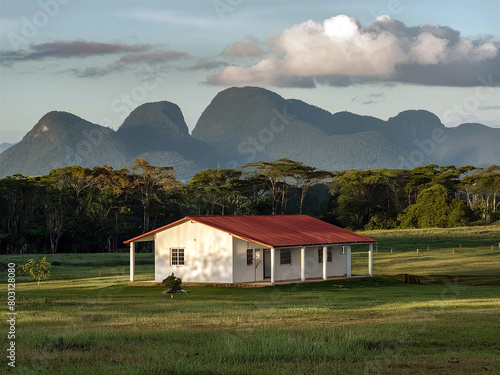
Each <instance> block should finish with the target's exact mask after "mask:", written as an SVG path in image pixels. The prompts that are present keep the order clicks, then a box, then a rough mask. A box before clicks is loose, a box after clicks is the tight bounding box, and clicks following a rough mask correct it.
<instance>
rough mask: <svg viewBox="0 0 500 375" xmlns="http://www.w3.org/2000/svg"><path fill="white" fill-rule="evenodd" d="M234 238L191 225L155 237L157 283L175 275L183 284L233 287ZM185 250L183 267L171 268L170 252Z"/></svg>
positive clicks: (179, 225)
mask: <svg viewBox="0 0 500 375" xmlns="http://www.w3.org/2000/svg"><path fill="white" fill-rule="evenodd" d="M232 244H233V237H232V236H231V235H229V234H228V233H225V232H222V231H220V230H217V229H214V228H211V227H209V226H207V225H203V224H200V223H195V222H191V221H187V222H183V223H180V224H178V225H175V226H173V227H171V228H168V229H167V230H164V231H161V232H158V233H156V239H155V281H156V282H161V281H162V280H163V279H165V278H166V277H167V276H168V275H170V274H171V273H172V272H173V273H174V275H175V276H177V277H180V278H182V281H183V282H211V283H232V282H233V274H232V263H233V260H232ZM172 248H174V249H175V248H183V249H184V265H183V266H172V265H171V264H170V249H172Z"/></svg>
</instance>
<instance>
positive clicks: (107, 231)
mask: <svg viewBox="0 0 500 375" xmlns="http://www.w3.org/2000/svg"><path fill="white" fill-rule="evenodd" d="M499 194H500V167H499V166H496V165H494V166H491V167H490V168H483V169H478V168H474V167H472V166H466V167H459V168H457V167H454V166H446V167H439V166H437V165H428V166H423V167H418V168H414V169H397V170H396V169H377V170H366V171H359V170H350V171H341V172H335V173H331V172H327V171H322V170H318V169H316V168H313V167H309V166H307V165H304V164H302V163H299V162H294V161H292V160H289V159H279V160H277V161H275V162H258V163H251V164H247V165H246V166H244V167H242V168H240V169H206V170H204V171H202V172H200V173H198V174H197V175H195V176H194V177H193V178H192V179H191V181H189V183H187V184H186V185H184V184H182V183H181V182H180V181H178V180H177V179H176V177H175V171H174V170H173V168H172V167H157V166H153V165H150V164H149V163H148V162H147V161H146V160H144V159H136V160H135V164H134V165H132V166H131V169H130V170H128V169H121V170H115V169H113V168H111V167H109V166H106V165H104V166H100V167H95V168H93V169H89V168H82V167H78V166H74V167H65V168H61V169H55V170H52V171H51V172H50V173H49V174H48V175H44V176H36V177H25V176H22V175H14V176H10V177H7V178H4V179H1V180H0V212H1V216H0V251H1V252H2V253H55V252H100V251H115V250H118V249H120V248H123V244H122V241H124V240H125V239H128V238H131V237H135V236H137V235H139V234H141V233H144V232H147V231H149V230H151V229H154V228H156V227H158V226H161V225H165V224H168V223H170V222H172V221H174V220H177V219H179V218H182V217H184V216H186V215H271V214H275V215H280V214H299V213H304V214H309V215H312V216H315V217H318V218H321V219H323V220H326V221H328V222H331V223H334V224H337V225H341V226H343V227H346V228H349V229H354V230H355V229H363V228H364V229H384V228H421V227H453V226H461V225H481V224H488V223H492V222H496V221H498V220H500V201H499V199H498V198H499Z"/></svg>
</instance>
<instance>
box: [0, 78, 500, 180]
mask: <svg viewBox="0 0 500 375" xmlns="http://www.w3.org/2000/svg"><path fill="white" fill-rule="evenodd" d="M499 144H500V129H497V128H491V127H487V126H484V125H481V124H471V123H467V124H462V125H460V126H458V127H456V128H447V127H445V126H444V125H443V124H442V122H441V120H440V119H439V118H438V117H437V116H436V115H435V114H433V113H431V112H428V111H425V110H408V111H404V112H401V113H399V114H398V115H396V116H394V117H391V118H389V119H388V120H387V121H384V120H381V119H378V118H376V117H371V116H361V115H357V114H354V113H350V112H337V113H334V114H332V113H330V112H328V111H326V110H324V109H321V108H318V107H316V106H314V105H311V104H308V103H305V102H303V101H300V100H296V99H284V98H283V97H281V96H280V95H278V94H276V93H274V92H272V91H269V90H266V89H263V88H258V87H241V88H236V87H233V88H229V89H226V90H223V91H221V92H220V93H218V94H217V95H216V96H215V98H214V99H213V100H212V101H211V103H210V104H209V105H208V106H207V108H206V109H205V110H204V111H203V113H202V114H201V116H200V118H199V119H198V122H197V123H196V126H195V127H194V129H193V131H192V133H191V134H190V133H189V130H188V127H187V125H186V123H185V121H184V116H183V114H182V111H181V109H180V108H179V107H178V106H177V105H176V104H174V103H171V102H168V101H161V102H155V103H146V104H143V105H141V106H139V107H137V108H136V109H135V110H133V111H132V112H131V113H130V115H129V116H128V117H127V118H126V119H125V121H124V122H123V124H122V125H121V126H120V127H119V128H118V130H116V131H115V130H113V129H110V128H107V127H104V126H101V125H99V124H93V123H90V122H88V121H86V120H84V119H82V118H80V117H78V116H76V115H73V114H71V113H67V112H58V111H52V112H49V113H47V114H46V115H44V116H43V117H42V118H41V119H40V120H39V121H38V123H37V124H36V125H35V126H34V127H33V128H32V129H31V130H30V131H29V132H28V133H27V134H26V135H25V136H24V137H23V139H22V140H21V141H20V142H19V143H17V144H15V145H9V146H10V147H8V148H7V149H5V150H2V152H1V154H0V177H5V176H8V175H13V174H16V173H21V174H23V175H40V174H46V173H48V172H49V171H50V170H52V169H54V168H59V167H63V166H70V165H80V166H84V167H94V166H97V165H103V164H107V165H109V166H112V167H114V168H128V167H130V165H132V164H133V160H134V158H137V157H140V158H144V159H146V160H148V161H149V163H150V164H153V165H170V166H173V167H174V170H175V171H176V173H177V177H178V178H179V179H181V180H184V181H186V180H189V179H190V178H191V177H192V176H193V175H194V174H196V173H197V172H199V171H201V170H202V169H204V168H219V167H220V168H224V167H238V166H241V165H244V164H246V163H249V162H257V161H261V160H267V161H271V160H276V159H279V158H289V159H293V160H296V161H301V162H303V163H304V164H307V165H310V166H314V167H317V168H321V169H326V170H330V171H338V170H346V169H376V168H414V167H417V166H420V165H427V164H438V165H455V166H464V165H474V166H476V167H487V166H490V165H492V164H495V163H497V164H498V163H499V162H500V147H498V145H499ZM2 145H3V144H2Z"/></svg>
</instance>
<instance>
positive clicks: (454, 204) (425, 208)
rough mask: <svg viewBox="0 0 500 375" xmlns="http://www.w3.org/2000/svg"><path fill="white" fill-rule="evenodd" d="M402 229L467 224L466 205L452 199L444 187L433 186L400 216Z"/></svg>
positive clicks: (423, 192)
mask: <svg viewBox="0 0 500 375" xmlns="http://www.w3.org/2000/svg"><path fill="white" fill-rule="evenodd" d="M398 221H399V223H400V224H399V226H400V228H431V227H439V228H446V227H453V226H457V225H465V224H466V223H467V212H466V205H465V202H463V201H458V200H456V199H450V198H449V196H448V191H447V189H446V188H445V187H444V186H443V185H439V184H436V185H433V186H431V187H429V188H427V189H425V190H423V191H422V192H421V193H420V194H419V196H418V199H417V203H415V204H413V205H411V206H409V207H408V208H406V209H405V210H404V211H403V212H402V213H401V214H400V215H399V216H398Z"/></svg>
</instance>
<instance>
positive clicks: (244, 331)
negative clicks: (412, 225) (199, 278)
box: [0, 226, 500, 375]
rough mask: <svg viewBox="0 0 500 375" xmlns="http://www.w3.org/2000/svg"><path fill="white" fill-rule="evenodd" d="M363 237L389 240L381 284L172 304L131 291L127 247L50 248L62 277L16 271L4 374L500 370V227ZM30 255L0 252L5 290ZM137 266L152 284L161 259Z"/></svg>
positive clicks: (147, 288)
mask: <svg viewBox="0 0 500 375" xmlns="http://www.w3.org/2000/svg"><path fill="white" fill-rule="evenodd" d="M364 234H366V235H368V236H371V237H373V238H375V239H377V240H378V241H379V245H378V251H377V253H376V254H375V255H374V272H375V275H376V276H375V277H374V278H363V279H349V280H336V281H325V282H318V283H307V284H289V285H281V286H275V287H265V288H245V289H236V288H213V287H189V288H187V290H188V292H189V293H188V294H185V295H175V296H174V297H173V298H170V295H165V294H162V293H161V292H162V290H163V289H162V288H161V287H158V286H155V285H149V284H147V283H136V284H134V285H128V282H127V280H128V272H129V269H128V254H58V255H48V256H47V260H48V261H49V262H52V264H53V267H52V274H53V278H52V280H51V281H48V282H43V283H42V284H41V286H40V287H39V288H38V287H37V286H36V283H34V282H31V281H29V279H28V278H27V277H25V276H18V277H17V288H16V309H17V312H18V315H17V326H16V328H17V331H16V348H17V350H16V357H17V362H16V369H15V370H14V371H7V369H8V366H7V359H6V358H5V357H4V359H3V362H2V363H1V367H0V373H9V372H10V373H13V374H14V373H15V374H72V375H77V374H85V375H88V374H122V373H123V374H141V375H145V374H333V373H343V374H496V373H500V342H499V340H498V338H499V337H500V249H499V248H498V242H499V241H500V227H498V226H496V227H495V226H490V227H481V228H471V229H463V228H458V229H451V230H413V231H373V232H366V233H364ZM495 243H496V247H495V248H494V249H493V251H492V250H491V246H492V245H494V244H495ZM460 244H461V245H462V246H460ZM427 246H429V250H427ZM391 248H392V249H393V253H392V254H391V252H390V249H391ZM417 248H419V249H425V250H422V251H419V254H418V255H417V254H416V249H417ZM453 249H455V254H453ZM32 257H34V258H39V257H41V256H32ZM29 258H30V256H4V255H2V256H1V258H0V260H1V264H0V271H1V273H2V275H0V276H1V280H2V281H3V282H4V285H5V281H6V273H7V271H6V264H7V263H8V262H15V263H17V264H20V263H22V262H25V261H26V260H27V259H29ZM366 262H367V260H366V254H354V255H353V266H354V267H357V269H359V270H360V272H362V271H363V267H365V268H366ZM136 264H137V267H136V273H137V276H138V278H139V279H140V280H144V281H146V280H151V279H152V278H153V274H154V266H153V256H152V254H137V255H136ZM365 272H366V271H365ZM405 273H408V274H412V275H415V276H417V277H419V279H420V280H421V281H422V283H421V284H420V285H409V284H404V283H402V275H403V274H405ZM5 289H6V288H4V290H5ZM1 299H2V302H1V303H2V306H4V311H5V315H4V316H6V312H7V310H6V308H7V301H6V300H7V297H6V292H4V293H2V295H1ZM3 326H4V327H5V332H7V326H6V325H3ZM4 336H5V337H6V334H5V335H4ZM3 342H4V346H3V347H6V343H7V339H6V338H4V341H3Z"/></svg>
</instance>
